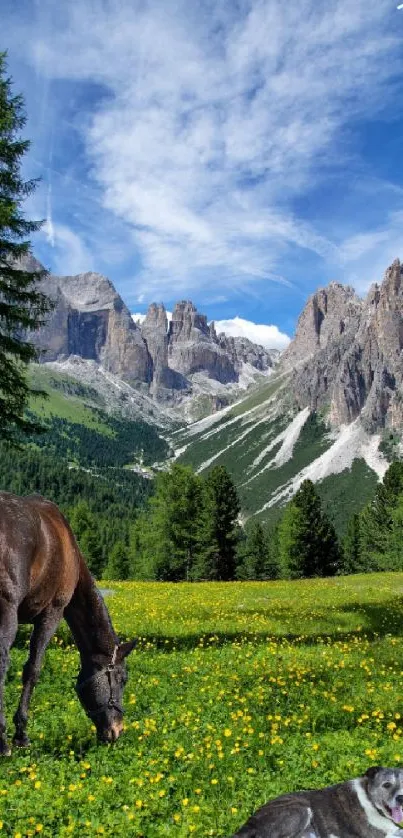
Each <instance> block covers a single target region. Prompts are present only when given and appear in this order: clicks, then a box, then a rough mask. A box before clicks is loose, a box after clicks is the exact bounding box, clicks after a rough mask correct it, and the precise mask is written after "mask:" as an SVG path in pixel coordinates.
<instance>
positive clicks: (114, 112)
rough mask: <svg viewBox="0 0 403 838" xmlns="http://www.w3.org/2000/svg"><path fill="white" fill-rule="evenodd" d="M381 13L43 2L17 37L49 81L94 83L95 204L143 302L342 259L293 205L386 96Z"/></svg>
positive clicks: (339, 6)
mask: <svg viewBox="0 0 403 838" xmlns="http://www.w3.org/2000/svg"><path fill="white" fill-rule="evenodd" d="M389 5H390V4H389V2H387V0H354V3H352V2H351V0H333V1H332V2H331V3H325V2H323V0H301V2H298V3H284V2H283V0H245V2H243V3H225V2H221V0H218V2H216V3H213V4H211V3H209V2H207V0H202V2H200V3H198V2H196V0H175V2H172V0H171V1H170V0H153V2H152V3H150V2H147V0H119V2H115V1H114V0H112V2H110V3H105V4H93V3H90V2H89V0H82V2H80V3H76V4H75V3H67V4H63V5H62V6H60V4H56V5H55V4H54V3H53V0H42V2H41V4H40V17H39V18H38V21H37V27H36V28H35V27H32V26H31V27H30V31H29V33H26V34H27V37H25V38H21V37H20V41H21V43H23V44H24V50H30V55H31V60H32V62H33V63H34V66H35V69H36V71H37V73H38V74H39V76H42V77H43V78H44V79H45V81H46V82H47V81H49V80H50V81H52V80H60V79H62V80H66V79H68V80H70V81H73V82H74V83H75V84H76V85H77V90H78V84H77V83H78V82H83V83H91V84H94V83H95V84H98V85H102V86H103V93H105V95H104V96H103V97H102V98H96V97H95V100H94V99H91V100H90V99H89V100H88V103H87V111H86V112H85V113H83V114H82V119H81V120H80V124H77V126H76V127H77V128H78V129H79V130H80V131H81V133H82V137H83V139H84V142H85V149H86V154H87V162H88V161H90V164H91V176H92V179H93V181H94V182H95V183H96V185H97V186H98V187H99V188H100V195H101V201H102V204H103V207H104V209H106V210H108V211H109V212H110V213H112V214H113V215H114V216H115V217H116V218H118V219H120V220H121V221H122V222H123V223H124V224H125V225H127V226H128V228H129V230H130V231H131V236H132V242H133V248H134V249H135V251H136V252H138V253H139V254H140V257H141V263H142V270H141V271H140V273H139V274H138V276H137V277H136V283H135V284H136V295H137V299H141V298H142V297H146V298H147V299H149V298H150V297H152V296H154V297H158V298H161V297H164V298H168V296H169V298H170V299H171V298H172V296H176V295H179V294H180V293H182V291H185V290H186V295H187V296H189V295H191V293H192V290H193V289H197V290H198V292H200V289H201V288H203V290H204V291H205V292H206V293H207V292H208V293H209V294H210V295H211V292H212V290H213V289H215V287H216V286H217V284H219V285H220V289H221V290H222V291H223V292H224V294H225V291H226V289H227V291H228V293H232V290H233V289H234V288H235V287H236V288H238V289H239V288H245V286H246V285H247V284H248V283H250V282H251V281H256V280H259V281H264V280H266V281H267V280H275V281H277V282H281V281H284V277H282V276H281V271H280V269H279V263H280V261H281V258H282V257H283V256H284V254H287V252H288V251H289V250H292V251H294V250H297V249H298V250H301V249H302V250H307V251H311V252H313V253H314V254H318V255H319V256H320V257H321V258H324V259H325V260H329V261H333V262H334V263H337V261H338V259H339V256H338V253H337V248H336V247H335V245H334V242H333V241H332V240H330V238H328V237H327V236H326V234H324V233H323V232H321V233H319V232H318V231H317V230H316V229H315V228H314V227H313V225H312V224H311V223H309V221H308V220H306V218H305V219H304V218H303V217H301V216H299V214H298V213H297V211H296V209H295V206H296V201H298V199H299V198H300V196H301V195H304V194H305V192H306V191H307V190H308V191H309V190H310V189H311V188H312V187H313V186H314V185H315V184H316V183H317V182H318V181H320V179H321V177H322V173H323V171H326V172H327V173H328V172H329V169H331V170H334V169H335V168H339V167H341V166H343V163H344V159H345V157H346V155H348V154H350V151H348V150H347V149H348V143H346V142H345V136H344V135H343V131H344V130H345V128H346V126H349V125H350V124H352V123H353V122H354V121H357V120H359V119H360V118H361V117H363V116H365V115H366V114H370V115H371V116H374V115H376V113H377V110H378V109H379V108H381V107H382V106H383V105H384V104H385V102H386V101H387V99H388V95H389V96H390V95H392V85H391V86H390V89H389V88H388V84H389V82H390V81H391V80H392V79H394V78H396V77H397V76H398V74H399V72H400V70H401V67H402V56H401V38H400V33H399V34H397V33H396V34H394V32H393V28H392V24H390V22H389V11H390V9H389ZM20 25H21V26H23V23H21V24H20ZM20 34H21V33H20ZM28 34H29V37H28ZM72 56H74V60H72ZM388 90H389V92H388ZM47 229H48V235H49V237H50V240H52V227H51V224H49V222H48V228H47ZM364 245H365V243H364V242H362V241H361V242H360V240H359V238H358V239H357V238H356V241H355V242H354V241H351V242H350V245H349V247H350V255H349V251H348V246H346V247H345V259H346V260H347V259H350V260H352V261H353V260H354V258H355V256H354V254H356V253H357V252H358V251H359V249H360V248H362V247H363V246H364ZM79 261H80V260H79ZM199 297H200V294H199Z"/></svg>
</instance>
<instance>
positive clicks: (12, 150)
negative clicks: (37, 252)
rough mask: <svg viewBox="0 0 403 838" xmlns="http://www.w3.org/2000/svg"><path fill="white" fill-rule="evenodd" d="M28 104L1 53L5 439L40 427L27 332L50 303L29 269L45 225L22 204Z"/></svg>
mask: <svg viewBox="0 0 403 838" xmlns="http://www.w3.org/2000/svg"><path fill="white" fill-rule="evenodd" d="M25 121H26V118H25V112H24V103H23V99H22V97H21V96H13V93H12V82H11V79H10V78H8V77H7V75H6V55H5V53H4V52H3V53H0V437H1V438H3V439H10V438H13V437H15V434H16V432H17V433H18V432H29V431H32V430H36V429H37V425H36V423H34V422H32V421H30V420H28V419H27V418H26V416H24V413H25V408H26V406H27V401H28V397H29V394H30V392H31V391H30V387H29V384H28V382H27V378H26V369H27V365H28V363H29V362H30V361H32V360H35V359H36V358H37V352H36V349H35V347H34V346H33V345H32V344H31V343H29V342H28V341H27V340H25V339H24V334H26V332H27V331H29V330H35V329H36V328H38V326H39V325H41V323H42V322H43V318H44V316H45V314H46V313H47V311H49V309H50V307H51V304H50V302H49V300H48V299H47V298H46V296H45V295H44V294H43V293H41V291H40V290H39V287H38V283H39V280H40V279H41V278H42V276H43V274H42V273H32V272H31V271H28V270H25V269H24V257H26V256H27V254H29V252H30V241H29V239H28V238H27V237H28V236H30V234H31V233H33V232H35V231H36V230H38V229H39V227H40V223H38V222H35V221H27V220H26V219H25V218H24V216H23V214H22V204H23V202H24V200H25V198H27V196H28V195H30V194H31V193H32V192H33V190H34V189H35V186H36V182H35V181H33V180H30V181H24V180H23V178H22V177H21V173H20V169H21V165H22V159H23V157H24V154H25V153H26V152H27V150H28V148H29V145H30V144H29V141H28V140H23V139H21V137H20V131H21V129H22V128H23V127H24V125H25Z"/></svg>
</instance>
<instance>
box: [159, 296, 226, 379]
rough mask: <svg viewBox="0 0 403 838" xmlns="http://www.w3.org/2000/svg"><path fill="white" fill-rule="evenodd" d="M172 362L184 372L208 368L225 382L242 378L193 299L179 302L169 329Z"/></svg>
mask: <svg viewBox="0 0 403 838" xmlns="http://www.w3.org/2000/svg"><path fill="white" fill-rule="evenodd" d="M168 363H169V366H170V367H171V368H172V369H175V370H177V371H178V372H180V373H181V374H182V375H184V376H187V375H192V374H193V373H197V372H205V373H206V375H207V376H209V377H210V378H215V379H216V380H217V381H220V382H221V383H222V384H227V383H229V382H230V381H236V380H237V378H238V375H237V371H236V369H235V366H234V363H233V360H232V358H231V357H230V356H229V355H228V353H227V352H226V351H225V349H223V348H222V346H221V345H220V343H219V341H218V338H217V335H216V332H215V328H214V324H213V325H212V326H209V325H208V322H207V317H206V315H205V314H200V313H199V312H198V311H197V308H196V306H195V305H194V304H193V303H192V302H191V301H190V300H181V301H180V302H179V303H176V305H175V308H174V310H173V313H172V320H171V322H170V324H169V330H168Z"/></svg>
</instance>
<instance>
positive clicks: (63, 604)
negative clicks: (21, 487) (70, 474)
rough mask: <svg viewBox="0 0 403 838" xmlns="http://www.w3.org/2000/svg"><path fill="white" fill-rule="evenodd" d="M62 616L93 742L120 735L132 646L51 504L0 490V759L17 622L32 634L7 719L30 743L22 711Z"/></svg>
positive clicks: (5, 749) (20, 742) (19, 741)
mask: <svg viewBox="0 0 403 838" xmlns="http://www.w3.org/2000/svg"><path fill="white" fill-rule="evenodd" d="M63 617H64V618H65V620H66V622H67V624H68V626H69V627H70V630H71V632H72V635H73V638H74V641H75V644H76V646H77V648H78V651H79V654H80V662H81V667H80V671H79V673H78V676H77V681H76V685H75V689H76V692H77V695H78V698H79V700H80V702H81V704H82V706H83V708H84V710H85V712H86V714H87V716H88V717H89V718H90V719H91V721H92V722H93V724H94V725H95V728H96V731H97V737H98V740H99V741H101V742H114V741H115V740H116V739H117V738H118V737H119V736H120V734H121V733H122V730H123V707H122V699H123V689H124V685H125V683H126V681H127V671H126V666H125V658H126V657H127V655H128V654H129V653H130V652H131V651H132V649H133V648H134V646H135V643H136V641H128V642H125V643H120V642H119V639H118V637H117V636H116V634H115V632H114V629H113V626H112V623H111V619H110V616H109V613H108V610H107V608H106V605H105V603H104V601H103V598H102V596H101V594H100V593H99V591H98V590H97V587H96V585H95V581H94V579H93V577H92V576H91V573H90V571H89V570H88V568H87V565H86V563H85V561H84V558H83V556H82V554H81V552H80V550H79V547H78V545H77V542H76V540H75V538H74V535H73V532H72V530H71V528H70V526H69V524H68V522H67V520H66V518H65V517H64V516H63V515H62V513H61V512H60V510H59V508H58V507H57V506H56V504H54V503H52V502H51V501H49V500H46V499H45V498H43V497H41V496H39V495H31V496H29V497H18V496H17V495H13V494H9V493H8V492H0V756H9V755H10V753H11V750H10V747H9V745H8V740H7V733H6V721H5V715H4V683H5V678H6V673H7V669H8V664H9V657H10V649H11V647H12V645H13V643H14V640H15V637H16V634H17V629H18V625H19V624H20V623H30V624H32V625H33V630H32V634H31V639H30V647H29V656H28V660H27V662H26V663H25V666H24V668H23V674H22V692H21V697H20V701H19V704H18V708H17V711H16V713H15V715H14V717H13V721H14V725H15V733H14V737H13V744H14V745H16V746H21V747H27V746H29V744H30V743H29V739H28V736H27V733H26V727H27V722H28V710H29V704H30V700H31V696H32V692H33V689H34V686H35V684H36V683H37V681H38V678H39V674H40V669H41V664H42V660H43V656H44V653H45V650H46V647H47V645H48V643H49V641H50V640H51V638H52V637H53V635H54V634H55V632H56V629H57V627H58V625H59V623H60V621H61V620H62V618H63Z"/></svg>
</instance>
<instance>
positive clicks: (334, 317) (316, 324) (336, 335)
mask: <svg viewBox="0 0 403 838" xmlns="http://www.w3.org/2000/svg"><path fill="white" fill-rule="evenodd" d="M362 309H363V302H362V300H361V299H360V298H359V297H358V296H357V294H356V293H355V291H354V290H353V289H352V288H350V287H349V286H345V285H341V284H340V283H338V282H331V283H330V284H329V285H327V286H326V287H325V288H320V289H319V290H318V291H316V292H315V293H314V294H312V295H311V297H309V299H308V302H307V304H306V306H305V308H304V309H303V311H302V313H301V315H300V317H299V319H298V324H297V329H296V334H295V338H294V340H293V341H291V343H290V345H289V346H288V348H287V349H286V351H285V352H284V354H283V357H282V364H283V365H284V366H293V365H295V364H297V363H299V362H301V361H304V360H305V359H306V358H309V357H310V356H311V355H313V354H315V353H316V352H318V350H320V349H323V348H325V347H326V346H327V345H328V344H330V343H332V342H334V341H338V340H339V339H340V337H341V336H342V335H343V334H345V333H346V332H352V331H354V330H355V329H356V328H357V326H358V321H359V318H360V316H361V313H362Z"/></svg>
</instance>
